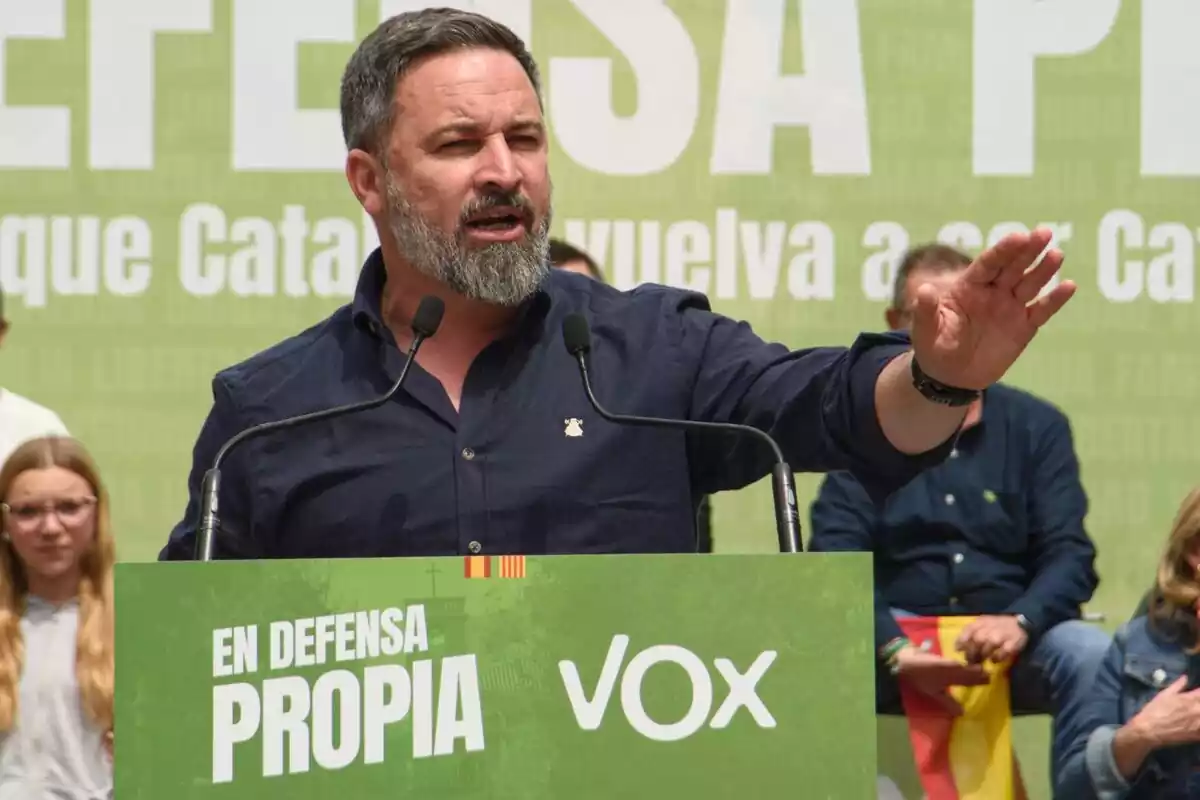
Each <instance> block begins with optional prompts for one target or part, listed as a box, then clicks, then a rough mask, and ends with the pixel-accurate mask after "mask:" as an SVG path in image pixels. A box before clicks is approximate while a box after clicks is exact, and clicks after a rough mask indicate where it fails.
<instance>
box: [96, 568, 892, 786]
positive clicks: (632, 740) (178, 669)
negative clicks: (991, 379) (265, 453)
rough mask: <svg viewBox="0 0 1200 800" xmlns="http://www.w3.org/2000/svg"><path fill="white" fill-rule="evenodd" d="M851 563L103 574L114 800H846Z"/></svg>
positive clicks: (850, 751) (854, 616) (860, 764)
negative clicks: (110, 583)
mask: <svg viewBox="0 0 1200 800" xmlns="http://www.w3.org/2000/svg"><path fill="white" fill-rule="evenodd" d="M870 580H871V564H870V556H869V555H861V554H821V555H812V554H809V555H799V556H784V555H709V556H696V555H684V556H655V555H651V556H547V557H529V558H524V557H513V556H492V557H485V556H471V557H467V558H465V559H464V558H436V559H370V560H322V561H255V562H216V563H207V564H205V563H164V564H160V563H150V564H119V565H118V566H117V573H116V598H117V599H116V602H117V621H118V627H117V650H116V652H117V691H116V696H117V709H116V719H117V721H116V728H117V735H116V796H117V797H120V798H121V799H122V800H135V798H146V800H151V799H152V800H164V799H165V798H169V800H184V799H185V798H230V799H231V800H233V799H234V798H246V799H247V800H249V799H250V798H289V799H290V800H297V799H298V798H327V797H328V798H339V799H342V800H349V799H350V798H353V799H354V800H359V798H374V797H397V796H398V797H437V798H506V800H507V799H511V798H546V799H547V800H549V799H550V798H554V799H555V800H560V799H561V798H617V797H619V798H675V797H681V798H722V799H724V798H729V797H735V796H739V795H746V796H754V797H805V798H811V799H813V800H815V799H816V798H846V797H868V796H872V795H873V792H874V788H875V772H876V770H875V746H876V737H875V715H874V690H873V685H874V684H873V678H872V673H871V670H872V655H871V650H872V647H871V643H872V634H871V632H872V616H871V597H872V594H871V583H870Z"/></svg>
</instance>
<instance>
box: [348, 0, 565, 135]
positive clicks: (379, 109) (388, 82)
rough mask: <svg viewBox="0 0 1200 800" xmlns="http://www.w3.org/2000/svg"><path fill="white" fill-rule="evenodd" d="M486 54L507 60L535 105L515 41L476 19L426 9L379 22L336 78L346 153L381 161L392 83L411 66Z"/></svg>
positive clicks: (531, 65)
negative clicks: (464, 53)
mask: <svg viewBox="0 0 1200 800" xmlns="http://www.w3.org/2000/svg"><path fill="white" fill-rule="evenodd" d="M470 48H486V49H492V50H502V51H504V52H506V53H509V54H510V55H512V56H513V58H515V59H516V60H517V61H518V62H519V63H520V64H521V67H522V68H523V69H524V70H525V74H526V75H528V76H529V81H530V83H532V84H533V90H534V92H535V93H536V94H537V95H538V102H539V104H540V103H541V94H542V90H541V79H540V77H539V75H538V68H537V64H536V63H535V62H534V60H533V56H532V55H530V53H529V50H527V49H526V47H525V43H524V42H522V41H521V38H520V37H519V36H517V35H516V34H515V33H513V32H512V30H510V29H509V28H507V27H506V26H504V25H501V24H500V23H499V22H496V21H495V20H492V19H489V18H487V17H485V16H483V15H481V14H474V13H471V12H469V11H459V10H457V9H452V8H427V9H424V10H421V11H410V12H406V13H403V14H397V15H396V16H394V17H391V18H390V19H387V20H384V22H382V23H381V24H380V25H379V27H377V28H376V29H375V30H374V31H372V32H371V34H370V35H369V36H367V38H366V39H363V41H362V43H360V44H359V46H358V49H357V50H355V51H354V55H353V56H351V57H350V61H349V62H348V63H347V64H346V71H345V72H344V73H343V74H342V93H341V111H342V137H343V138H344V139H345V142H346V148H347V149H348V150H353V149H361V150H365V151H367V152H368V153H371V154H372V155H374V156H375V157H377V158H380V159H383V157H384V154H385V152H386V149H387V148H386V142H387V137H388V134H389V133H390V131H391V129H392V123H393V122H394V119H395V113H394V112H395V94H396V83H397V82H398V81H399V80H400V78H401V77H403V76H404V74H405V73H406V72H408V71H409V70H410V69H412V68H413V66H415V65H416V63H417V62H419V61H421V60H422V59H425V58H428V57H430V56H436V55H440V54H442V53H446V52H449V51H451V50H465V49H470Z"/></svg>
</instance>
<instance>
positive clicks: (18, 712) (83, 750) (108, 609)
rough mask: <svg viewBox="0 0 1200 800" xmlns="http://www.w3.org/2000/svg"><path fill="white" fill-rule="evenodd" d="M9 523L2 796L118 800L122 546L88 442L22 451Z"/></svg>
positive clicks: (3, 531) (4, 575)
mask: <svg viewBox="0 0 1200 800" xmlns="http://www.w3.org/2000/svg"><path fill="white" fill-rule="evenodd" d="M0 525H2V527H0V800H111V798H112V795H113V768H112V763H113V762H112V759H113V738H114V737H113V669H114V659H113V581H112V572H113V562H114V561H115V560H116V548H115V545H114V542H113V533H112V527H111V524H110V522H109V513H108V494H107V493H106V492H105V490H104V485H103V484H102V483H101V482H100V476H99V474H98V472H97V470H96V466H95V464H94V463H93V462H92V459H91V457H90V456H89V455H88V453H87V451H86V450H85V449H84V447H83V445H81V444H80V443H79V442H77V441H76V440H74V439H70V438H65V437H57V436H50V437H41V438H37V439H32V440H30V441H27V442H25V443H24V444H23V445H21V446H20V447H18V448H17V449H16V450H15V451H13V453H12V455H11V457H10V458H9V459H8V461H7V462H6V463H5V465H4V467H3V468H0Z"/></svg>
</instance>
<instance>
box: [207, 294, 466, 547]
mask: <svg viewBox="0 0 1200 800" xmlns="http://www.w3.org/2000/svg"><path fill="white" fill-rule="evenodd" d="M445 310H446V307H445V305H444V304H443V303H442V301H441V299H440V298H437V297H434V296H432V295H427V296H426V297H422V298H421V303H420V304H419V305H418V306H417V313H416V314H414V315H413V320H412V330H413V341H412V345H411V346H410V347H409V348H408V358H407V359H405V361H404V367H403V368H402V369H401V370H400V377H398V378H396V382H395V383H393V384H392V388H390V389H388V390H387V391H386V392H385V393H384V394H383V395H381V396H380V397H377V398H375V399H373V400H364V401H362V402H359V403H350V404H348V405H344V406H335V407H333V408H326V409H322V410H320V411H312V412H309V413H307V414H300V415H299V416H295V417H287V418H285V419H277V420H271V421H270V422H263V423H260V424H258V425H253V426H251V427H249V428H246V429H245V430H244V431H241V432H239V433H237V434H235V435H234V436H233V437H232V438H231V439H230V440H229V441H227V442H225V444H224V445H222V446H221V449H220V450H218V451H217V456H216V458H214V459H213V465H212V468H211V469H209V470H208V472H206V473H204V480H203V482H202V483H201V484H200V524H199V526H198V527H197V529H196V549H195V560H196V561H212V550H213V538H214V537H215V536H216V532H217V528H218V527H219V525H220V518H219V517H218V515H217V510H218V509H217V504H218V502H219V495H220V488H221V462H222V461H224V460H225V457H226V456H228V455H229V453H230V451H232V450H233V448H235V447H237V446H238V445H239V444H241V443H242V442H245V441H246V440H248V439H253V438H255V437H257V436H262V435H263V434H267V433H273V432H275V431H280V430H284V429H285V428H292V427H295V426H297V425H303V424H304V423H306V422H316V421H317V420H322V419H329V418H330V417H336V416H340V415H342V414H353V413H354V412H356V411H366V410H367V409H370V408H376V407H378V406H381V405H383V404H384V403H386V402H387V401H389V400H391V399H392V397H393V396H395V394H396V392H398V391H400V386H401V385H402V384H403V383H404V379H405V377H407V376H408V369H409V367H411V366H412V363H413V361H414V360H415V359H416V357H417V348H419V347H420V346H421V343H422V342H423V341H425V340H426V339H428V338H429V337H431V336H433V335H434V334H435V333H437V329H438V326H439V325H441V324H442V312H444V311H445Z"/></svg>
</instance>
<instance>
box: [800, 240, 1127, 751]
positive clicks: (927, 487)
mask: <svg viewBox="0 0 1200 800" xmlns="http://www.w3.org/2000/svg"><path fill="white" fill-rule="evenodd" d="M970 263H971V259H970V258H969V257H968V256H966V255H964V254H962V253H960V252H958V251H956V250H954V249H953V248H950V247H945V246H943V245H936V244H935V245H927V246H924V247H919V248H916V249H914V250H912V251H910V252H909V253H907V254H906V255H905V257H904V259H903V260H902V262H901V264H900V266H899V268H898V269H897V271H896V279H895V290H894V292H893V300H892V305H891V307H890V308H889V309H888V310H887V315H886V316H887V322H888V326H889V327H890V328H891V329H892V330H902V329H906V328H907V327H908V325H909V322H910V319H911V309H912V308H913V303H914V302H915V299H916V296H917V290H918V288H919V287H920V286H921V285H922V284H926V283H933V284H937V285H945V284H946V283H947V282H949V281H953V280H954V279H955V278H956V276H957V275H958V274H959V273H960V271H961V270H963V269H965V268H966V267H967V266H968V265H969V264H970ZM1087 510H1088V501H1087V495H1086V494H1085V492H1084V489H1083V486H1082V485H1081V483H1080V478H1079V464H1078V461H1077V459H1076V456H1075V451H1074V446H1073V443H1072V436H1071V426H1070V423H1069V422H1068V421H1067V418H1066V417H1065V416H1064V415H1063V414H1062V412H1060V411H1059V410H1058V409H1057V408H1055V407H1054V406H1052V405H1051V404H1049V403H1047V402H1046V401H1044V400H1041V399H1038V398H1036V397H1034V396H1032V395H1030V394H1027V393H1025V392H1022V391H1019V390H1017V389H1014V388H1012V387H1009V386H1005V385H1003V384H995V385H993V386H992V387H991V388H989V389H987V390H985V391H984V393H983V395H982V397H981V398H980V399H978V400H975V401H974V403H973V404H972V406H971V407H970V409H969V411H968V413H967V416H966V418H965V420H964V421H963V424H962V428H961V430H960V432H959V436H958V440H957V442H956V444H955V447H954V449H953V450H951V452H950V458H949V459H947V460H946V461H945V462H943V463H942V464H940V465H938V466H935V467H932V468H931V469H929V470H926V471H925V472H922V473H921V474H920V475H918V476H917V477H916V478H915V479H914V480H913V481H912V482H910V483H909V484H908V485H907V486H905V487H904V488H902V489H900V490H899V491H898V492H896V493H895V494H893V495H892V496H891V497H890V498H889V499H888V501H887V503H886V504H885V505H884V506H883V507H877V506H876V505H875V504H874V503H872V501H871V500H870V499H869V498H868V496H867V493H866V492H865V491H864V490H863V488H862V487H861V486H860V485H859V484H858V483H857V482H856V481H855V480H854V478H852V477H851V476H850V475H849V474H847V473H843V472H836V473H831V474H830V475H829V476H827V478H826V479H825V481H824V483H823V484H822V486H821V489H820V492H819V493H818V496H817V499H816V501H815V502H814V503H813V506H812V540H811V543H810V549H811V550H812V551H835V550H837V551H846V550H858V551H868V552H871V553H874V556H875V568H874V569H875V605H876V622H875V641H876V645H877V648H878V650H877V652H878V654H879V659H880V665H881V666H882V667H884V669H880V670H878V678H877V681H876V687H877V698H876V699H877V705H878V709H879V711H880V713H900V712H901V702H900V692H899V686H898V685H897V684H896V682H895V679H894V678H895V677H898V678H899V680H901V681H905V682H906V684H907V685H908V686H911V687H912V688H914V689H916V690H918V691H920V692H921V693H922V694H925V695H927V696H929V697H930V698H931V699H933V700H934V701H935V702H937V703H938V704H939V705H941V706H942V707H944V708H946V709H947V711H948V712H950V713H956V712H958V711H959V710H960V709H959V708H958V706H957V703H956V702H955V701H954V700H953V699H952V698H951V697H950V695H949V694H948V693H947V691H946V690H947V688H948V687H949V686H953V685H965V684H973V683H979V682H981V681H982V679H983V675H982V670H981V669H980V667H979V666H978V664H980V663H982V662H983V661H985V660H986V659H989V658H990V659H993V660H994V661H995V662H997V663H999V662H1002V661H1005V660H1007V659H1011V658H1015V662H1014V664H1013V668H1012V672H1011V673H1010V680H1011V684H1010V685H1011V689H1012V701H1013V706H1014V707H1015V708H1016V709H1018V710H1022V711H1024V710H1028V711H1035V712H1040V711H1045V712H1049V713H1052V714H1053V715H1054V730H1055V740H1054V748H1053V750H1054V752H1053V761H1052V769H1053V770H1054V771H1055V772H1057V771H1058V769H1059V767H1060V760H1061V759H1062V757H1063V755H1064V753H1065V744H1066V743H1065V742H1064V741H1062V734H1063V732H1064V731H1066V730H1068V729H1069V727H1070V722H1071V720H1072V719H1073V718H1074V717H1075V716H1077V715H1078V714H1079V713H1080V710H1081V708H1082V703H1083V701H1084V694H1085V692H1086V691H1087V689H1088V686H1089V684H1090V682H1091V678H1092V675H1093V674H1094V672H1095V669H1096V665H1097V664H1098V663H1099V661H1100V659H1101V658H1102V656H1103V654H1104V652H1105V650H1106V649H1107V647H1108V645H1109V642H1110V638H1109V637H1108V635H1107V634H1105V633H1104V632H1103V631H1101V630H1100V629H1099V628H1096V627H1094V626H1091V625H1089V624H1087V623H1085V622H1082V621H1079V619H1078V618H1079V616H1080V612H1081V606H1082V605H1083V604H1084V603H1086V602H1087V601H1088V600H1089V599H1090V598H1091V596H1092V593H1093V592H1094V591H1095V589H1096V586H1097V585H1098V583H1099V579H1098V577H1097V575H1096V572H1095V569H1094V560H1095V548H1094V546H1093V544H1092V542H1091V540H1090V538H1089V536H1088V534H1087V532H1086V531H1085V529H1084V517H1085V516H1086V515H1087ZM905 613H908V614H917V615H921V616H978V617H979V619H978V620H976V621H975V622H973V623H971V624H970V625H969V626H968V627H967V628H966V629H965V630H964V632H963V634H962V636H961V638H960V639H959V641H958V647H959V649H960V651H961V652H963V653H964V654H965V656H966V658H967V661H968V662H971V663H972V666H964V665H962V664H961V663H960V662H959V661H957V660H955V659H951V658H943V657H941V656H938V655H934V654H931V653H927V652H923V651H922V650H921V649H920V648H919V647H917V646H915V645H914V644H913V643H911V642H909V641H908V640H907V639H906V638H905V637H904V634H903V632H902V630H901V627H900V625H899V624H898V623H897V621H896V618H895V617H894V616H893V615H894V614H905Z"/></svg>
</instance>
